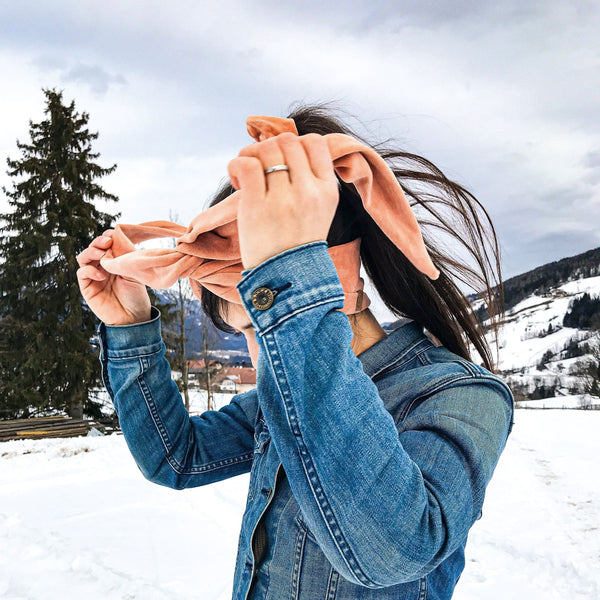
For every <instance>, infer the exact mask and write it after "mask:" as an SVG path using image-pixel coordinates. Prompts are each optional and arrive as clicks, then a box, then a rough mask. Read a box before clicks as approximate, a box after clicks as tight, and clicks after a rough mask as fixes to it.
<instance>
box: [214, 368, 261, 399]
mask: <svg viewBox="0 0 600 600" xmlns="http://www.w3.org/2000/svg"><path fill="white" fill-rule="evenodd" d="M212 385H213V389H214V390H215V391H217V392H226V393H227V392H228V393H232V394H239V393H242V392H247V391H249V390H252V389H254V388H255V387H256V369H253V368H252V367H223V368H222V369H221V370H220V371H219V372H218V373H217V374H215V375H214V376H213V382H212Z"/></svg>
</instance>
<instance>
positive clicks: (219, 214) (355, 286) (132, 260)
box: [100, 116, 439, 314]
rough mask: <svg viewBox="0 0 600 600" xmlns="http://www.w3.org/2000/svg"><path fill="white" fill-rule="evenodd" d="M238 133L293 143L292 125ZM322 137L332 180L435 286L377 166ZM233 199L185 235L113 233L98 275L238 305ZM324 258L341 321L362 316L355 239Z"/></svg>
mask: <svg viewBox="0 0 600 600" xmlns="http://www.w3.org/2000/svg"><path fill="white" fill-rule="evenodd" d="M246 126H247V129H248V133H249V134H250V135H251V136H252V137H253V138H254V139H255V140H256V141H262V140H264V139H266V138H269V137H272V136H275V135H278V134H280V133H283V132H284V131H291V132H292V133H295V134H296V135H298V131H297V129H296V125H295V123H294V121H293V119H286V118H280V117H268V116H250V117H248V118H247V119H246ZM324 137H325V139H326V140H327V144H328V147H329V151H330V153H331V157H332V159H333V166H334V168H335V171H336V173H337V174H338V176H339V177H340V178H341V179H342V180H343V181H346V182H347V183H352V184H354V186H355V187H356V190H357V191H358V193H359V195H360V197H361V199H362V202H363V205H364V207H365V210H366V211H367V212H368V213H369V215H370V216H371V217H372V218H373V220H374V221H375V222H376V223H377V225H378V226H379V227H380V228H381V230H382V231H383V232H384V233H385V235H386V236H387V237H388V238H389V239H390V240H391V241H392V242H393V243H394V244H395V245H396V246H397V247H398V248H399V249H400V250H401V251H402V252H403V254H404V255H405V256H406V257H407V258H408V260H410V262H411V263H412V264H413V265H414V266H415V267H416V268H417V269H419V270H420V271H421V272H422V273H425V274H426V275H427V276H428V277H429V278H430V279H437V278H438V276H439V271H438V270H437V269H436V268H435V266H434V264H433V262H432V261H431V258H430V256H429V254H428V253H427V249H426V248H425V244H424V243H423V238H422V236H421V230H420V229H419V225H418V223H417V220H416V218H415V216H414V214H413V212H412V210H411V208H410V205H409V203H408V201H407V200H406V197H405V196H404V192H403V191H402V188H401V187H400V184H399V183H398V180H397V179H396V177H395V175H394V173H393V172H392V171H391V169H390V168H389V166H388V165H387V163H386V162H385V160H384V159H383V158H381V156H379V154H377V152H375V150H373V149H371V148H369V147H368V146H365V145H363V144H361V143H359V142H358V141H357V140H355V139H354V138H352V137H350V136H348V135H345V134H341V133H329V134H327V135H325V136H324ZM240 194H241V190H236V191H235V192H234V193H233V194H231V195H230V196H228V197H227V198H225V200H223V201H222V202H219V203H217V204H215V205H214V206H211V207H210V208H208V209H207V210H205V211H203V212H201V213H200V214H199V215H197V216H196V217H194V219H193V220H192V222H191V223H190V225H189V227H187V228H186V227H184V226H182V225H177V224H176V223H171V222H170V221H149V222H146V223H141V224H139V225H121V224H119V225H117V226H116V227H115V229H114V233H113V244H112V247H111V249H109V251H108V252H107V253H106V255H105V256H104V258H102V259H101V261H100V263H101V264H102V267H104V269H106V271H108V272H109V273H114V274H117V275H121V276H123V277H128V278H130V279H133V280H135V281H139V282H140V283H144V284H145V285H148V286H150V287H152V288H155V289H165V288H169V287H171V286H172V285H173V284H174V283H175V282H176V281H177V279H179V278H184V277H187V278H189V280H190V284H191V286H192V290H193V292H194V294H195V295H196V297H197V298H198V299H201V298H202V287H205V288H206V289H207V290H209V291H211V292H212V293H213V294H215V295H217V296H220V297H222V298H224V299H225V300H228V301H230V302H234V303H236V304H242V301H241V298H240V296H239V293H238V291H237V288H236V284H237V283H238V282H239V281H240V280H241V278H242V276H241V272H242V270H243V268H244V267H243V265H242V261H241V254H240V247H239V239H238V231H237V207H238V203H239V200H240ZM171 237H174V238H176V244H177V245H176V247H175V248H151V249H137V248H136V247H135V244H139V243H140V242H143V241H146V240H150V239H155V238H171ZM328 250H329V254H330V256H331V258H332V260H333V263H334V265H335V268H336V270H337V273H338V277H339V279H340V283H341V284H342V287H343V289H344V293H345V300H344V306H343V308H342V309H341V310H342V311H343V312H344V313H346V314H353V313H357V312H360V311H362V310H365V309H366V308H367V307H368V306H369V305H370V300H369V298H368V296H367V295H366V294H365V293H364V291H363V286H364V280H363V278H362V277H360V276H359V272H360V238H358V239H356V240H353V241H351V242H348V243H347V244H342V245H340V246H334V247H332V248H329V249H328Z"/></svg>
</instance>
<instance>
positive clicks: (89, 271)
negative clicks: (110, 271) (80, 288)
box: [77, 265, 107, 281]
mask: <svg viewBox="0 0 600 600" xmlns="http://www.w3.org/2000/svg"><path fill="white" fill-rule="evenodd" d="M77 277H79V278H80V279H93V280H94V281H104V280H105V279H106V277H107V276H106V275H105V274H104V273H101V272H100V271H99V270H98V269H97V268H96V267H94V266H93V265H86V266H85V267H81V269H77Z"/></svg>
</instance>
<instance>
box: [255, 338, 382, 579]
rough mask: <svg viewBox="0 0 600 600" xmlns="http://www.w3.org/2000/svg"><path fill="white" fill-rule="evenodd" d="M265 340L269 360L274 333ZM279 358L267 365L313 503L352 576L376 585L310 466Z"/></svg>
mask: <svg viewBox="0 0 600 600" xmlns="http://www.w3.org/2000/svg"><path fill="white" fill-rule="evenodd" d="M265 341H266V343H267V344H268V345H269V346H270V350H271V352H266V353H265V354H266V355H267V357H268V358H269V360H271V358H275V357H277V356H278V355H280V352H279V349H278V347H277V341H276V340H275V336H274V335H270V336H268V337H265ZM281 364H282V363H281V361H280V360H273V361H272V362H271V367H272V370H273V373H274V374H275V381H276V382H277V387H278V388H279V391H280V394H281V397H282V399H283V405H284V409H285V412H286V416H287V420H288V424H289V426H290V429H291V430H292V433H293V434H294V437H295V438H296V444H297V446H298V448H299V449H300V458H301V461H302V466H303V467H304V471H305V474H306V476H307V482H308V483H309V486H310V487H311V489H312V493H313V496H314V498H315V499H316V501H317V506H318V508H319V510H320V512H321V515H322V517H323V520H324V521H325V523H326V525H327V528H328V530H329V533H330V534H331V537H332V539H333V541H334V543H335V545H336V546H337V548H338V550H339V552H340V555H341V556H342V558H343V559H344V561H345V562H346V565H347V566H348V569H349V571H350V572H351V573H352V574H353V575H354V576H355V577H356V579H357V580H358V581H359V582H360V583H362V584H363V585H364V586H365V587H371V588H372V587H379V586H378V585H377V583H376V582H374V581H372V580H371V579H369V578H368V577H367V576H366V574H365V573H364V571H363V569H362V567H361V566H360V564H359V563H358V560H357V559H356V557H355V556H354V553H353V552H352V549H351V548H350V546H349V545H348V543H347V541H346V539H345V538H344V536H343V534H342V531H341V529H340V527H339V525H338V520H337V518H336V516H335V514H334V512H333V510H332V508H331V505H330V503H329V501H328V500H327V497H326V496H325V493H324V491H323V488H322V487H321V483H320V481H319V479H318V477H317V471H316V469H315V467H314V464H313V461H312V457H311V456H310V454H309V452H308V450H307V448H306V444H305V443H304V440H303V438H302V433H301V431H300V429H299V426H298V424H297V420H298V419H297V415H296V413H295V410H294V404H293V402H292V401H291V400H290V398H291V394H290V391H289V388H288V387H287V385H286V384H287V379H286V377H285V373H284V372H282V368H281ZM283 385H286V389H285V390H284V389H283V388H282V386H283Z"/></svg>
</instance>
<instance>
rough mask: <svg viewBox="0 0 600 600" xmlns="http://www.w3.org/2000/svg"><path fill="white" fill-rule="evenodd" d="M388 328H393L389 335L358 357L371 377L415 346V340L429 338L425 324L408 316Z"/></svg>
mask: <svg viewBox="0 0 600 600" xmlns="http://www.w3.org/2000/svg"><path fill="white" fill-rule="evenodd" d="M387 329H388V330H390V329H391V331H390V332H389V333H388V334H387V337H384V338H381V339H380V340H379V341H377V342H375V343H374V344H373V345H372V346H369V347H368V348H367V349H366V350H365V351H363V352H361V353H360V354H359V355H358V357H357V358H358V360H360V362H361V363H362V367H363V371H364V372H365V373H366V374H367V375H368V376H369V377H371V378H373V377H374V376H375V375H377V374H378V373H380V372H381V371H382V370H383V369H385V368H386V367H388V366H389V365H390V364H391V363H392V362H394V360H396V359H397V358H398V356H399V355H401V354H403V353H404V352H406V351H407V350H408V349H410V348H411V347H412V346H414V345H415V342H417V341H420V340H421V339H426V340H427V339H429V338H428V337H427V336H426V335H425V333H424V331H423V326H422V325H420V324H419V323H417V321H413V320H412V319H408V318H401V319H398V320H397V321H394V322H393V323H392V324H391V325H389V326H388V327H387Z"/></svg>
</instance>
